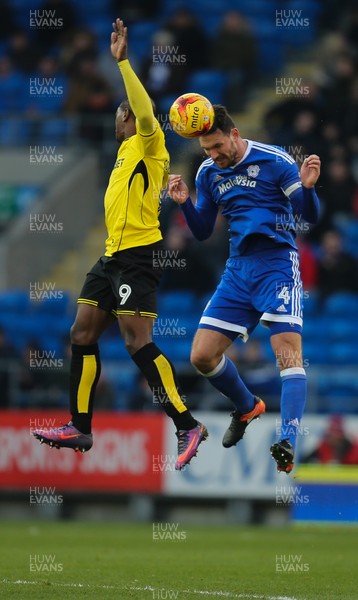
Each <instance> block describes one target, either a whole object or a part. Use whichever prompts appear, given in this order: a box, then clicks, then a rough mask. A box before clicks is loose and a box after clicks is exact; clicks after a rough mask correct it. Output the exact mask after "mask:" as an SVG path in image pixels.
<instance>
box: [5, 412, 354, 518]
mask: <svg viewBox="0 0 358 600" xmlns="http://www.w3.org/2000/svg"><path fill="white" fill-rule="evenodd" d="M196 416H197V417H198V418H199V419H200V420H201V421H203V422H204V423H205V424H206V425H207V427H208V430H209V438H208V440H207V441H206V442H205V443H203V444H202V445H201V447H200V450H199V453H198V456H197V457H196V458H195V459H193V460H192V463H191V464H190V466H188V467H186V468H185V469H184V470H183V471H181V472H178V471H175V468H174V465H175V460H176V437H175V435H174V433H175V431H174V427H173V425H172V422H171V421H170V420H169V419H167V418H166V416H165V415H164V414H162V413H160V412H158V413H118V412H99V413H97V414H96V415H95V418H94V431H93V433H94V445H93V449H92V450H91V451H90V452H88V453H86V454H84V455H83V454H80V453H75V452H72V451H69V450H61V451H58V450H56V449H51V448H49V447H47V446H45V445H40V444H39V442H38V441H37V440H36V439H35V438H34V437H33V436H32V435H31V433H32V430H33V429H35V428H38V427H45V428H46V427H53V426H58V425H60V424H62V423H65V422H66V420H67V413H64V412H59V411H54V412H48V413H44V412H43V411H25V410H24V411H1V412H0V449H1V452H0V490H2V491H4V492H6V491H7V492H9V491H19V492H23V493H29V490H31V489H32V490H33V489H35V490H40V489H42V490H46V489H50V488H56V490H57V492H62V491H63V492H69V493H70V492H80V493H82V494H83V493H85V494H88V493H90V492H93V493H102V494H103V493H111V492H117V493H119V494H139V495H147V496H151V495H153V496H154V495H157V496H158V495H159V496H161V497H162V498H167V499H168V500H169V499H170V498H183V499H184V498H187V499H197V500H200V499H202V500H204V499H218V500H223V499H224V500H225V499H226V500H243V501H244V500H247V501H249V500H258V501H270V502H274V503H275V505H276V507H286V509H287V507H288V506H289V507H290V509H291V517H292V518H293V519H297V520H300V521H310V520H318V517H319V514H320V513H321V514H322V515H323V514H324V515H325V520H333V521H334V520H346V521H354V520H358V517H357V511H356V505H357V503H358V466H352V467H346V466H345V467H342V466H340V465H333V466H332V465H329V466H325V465H314V466H313V467H312V465H311V466H309V465H307V466H301V467H298V468H297V469H295V471H294V475H293V476H286V475H285V474H279V473H277V471H276V464H275V462H274V461H273V460H272V459H271V456H270V453H269V448H270V445H271V444H272V442H273V441H274V440H275V439H277V437H278V436H279V435H280V417H279V415H278V414H266V415H265V416H264V417H262V418H261V419H260V420H257V421H254V423H252V424H251V426H250V428H249V430H248V432H247V433H246V435H245V437H244V439H243V441H242V442H241V443H240V444H238V445H237V446H236V447H233V448H230V449H225V448H223V447H222V444H221V439H222V435H223V432H224V431H225V429H226V427H227V425H228V417H227V415H225V414H223V413H217V412H211V413H198V414H197V415H196ZM328 423H329V417H327V416H314V415H308V416H307V417H305V418H304V419H303V421H302V426H301V429H300V436H299V440H298V445H297V463H299V462H300V460H301V459H302V458H304V456H305V455H307V454H309V453H310V452H311V451H312V450H313V449H314V448H315V447H316V446H317V444H318V442H319V441H320V440H321V439H322V437H323V434H324V432H325V430H326V428H327V425H328ZM343 424H344V428H345V430H346V433H347V435H348V436H349V437H351V438H352V439H354V436H355V432H356V431H357V425H358V418H357V417H349V418H345V419H344V421H343ZM312 469H313V470H312ZM310 473H311V476H310V475H309V474H310ZM327 477H328V479H327ZM327 483H328V484H329V486H328V487H327ZM347 485H348V486H349V494H348V495H347V494H346V497H347V498H348V500H349V499H351V501H346V502H345V504H344V506H342V505H341V502H340V498H342V493H344V492H345V491H347V489H348V488H347ZM312 486H314V487H312ZM342 486H343V487H342ZM344 486H346V487H344ZM322 493H323V494H325V500H326V504H325V506H326V507H327V506H328V505H330V506H331V507H332V509H331V510H329V511H328V510H325V511H324V512H322V511H320V503H321V504H322V503H323V499H322V498H324V495H323V496H322ZM354 504H355V506H353V505H354ZM342 511H343V512H342ZM354 515H355V517H354Z"/></svg>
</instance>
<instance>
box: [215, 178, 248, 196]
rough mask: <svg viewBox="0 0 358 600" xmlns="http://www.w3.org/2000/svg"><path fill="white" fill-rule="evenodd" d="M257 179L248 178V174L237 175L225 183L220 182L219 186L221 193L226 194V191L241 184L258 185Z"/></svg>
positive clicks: (243, 185)
mask: <svg viewBox="0 0 358 600" xmlns="http://www.w3.org/2000/svg"><path fill="white" fill-rule="evenodd" d="M256 183H257V182H256V181H253V180H251V179H248V177H247V176H246V175H236V177H232V178H231V179H228V180H227V181H225V183H220V185H219V186H218V188H219V194H224V193H225V192H227V191H229V190H231V189H232V188H233V187H236V186H241V187H251V188H254V187H256Z"/></svg>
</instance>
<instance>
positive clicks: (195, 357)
mask: <svg viewBox="0 0 358 600" xmlns="http://www.w3.org/2000/svg"><path fill="white" fill-rule="evenodd" d="M231 344H232V339H230V338H229V337H227V336H226V335H225V334H224V333H222V332H220V331H216V330H214V329H205V328H201V329H198V330H197V332H196V334H195V336H194V340H193V344H192V349H191V356H190V359H191V362H192V363H193V364H194V365H196V366H198V367H199V366H200V365H201V364H203V363H205V364H207V363H209V362H211V361H214V362H216V361H217V360H219V359H220V358H221V357H222V355H223V354H224V352H225V350H227V348H228V347H229V346H231Z"/></svg>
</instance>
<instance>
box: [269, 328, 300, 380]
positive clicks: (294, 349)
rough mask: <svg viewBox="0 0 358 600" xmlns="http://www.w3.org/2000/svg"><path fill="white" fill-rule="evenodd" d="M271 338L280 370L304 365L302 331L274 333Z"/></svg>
mask: <svg viewBox="0 0 358 600" xmlns="http://www.w3.org/2000/svg"><path fill="white" fill-rule="evenodd" d="M270 340H271V347H272V350H273V352H274V355H275V357H276V363H277V366H278V367H279V368H280V370H283V369H290V368H293V367H302V337H301V334H300V333H297V332H293V331H292V332H290V331H284V332H281V333H277V334H275V335H272V336H271V338H270Z"/></svg>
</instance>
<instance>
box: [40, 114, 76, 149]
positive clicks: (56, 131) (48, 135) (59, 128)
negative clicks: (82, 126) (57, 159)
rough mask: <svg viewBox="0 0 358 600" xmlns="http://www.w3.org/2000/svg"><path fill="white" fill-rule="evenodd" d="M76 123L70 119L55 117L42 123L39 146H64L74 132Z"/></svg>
mask: <svg viewBox="0 0 358 600" xmlns="http://www.w3.org/2000/svg"><path fill="white" fill-rule="evenodd" d="M74 127H75V125H74V121H73V120H72V119H68V118H58V117H53V118H49V119H46V120H45V121H43V122H42V123H41V129H40V132H39V136H38V143H39V144H45V145H46V144H49V145H54V144H64V143H66V142H68V139H69V137H70V136H71V133H72V132H73V130H74Z"/></svg>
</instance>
